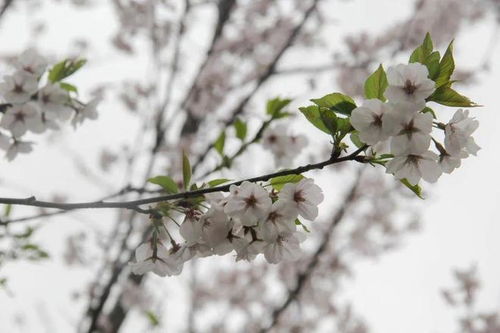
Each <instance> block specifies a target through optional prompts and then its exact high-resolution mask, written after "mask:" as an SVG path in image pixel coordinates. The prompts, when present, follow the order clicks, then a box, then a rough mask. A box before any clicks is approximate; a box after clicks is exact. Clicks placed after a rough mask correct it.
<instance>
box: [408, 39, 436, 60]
mask: <svg viewBox="0 0 500 333" xmlns="http://www.w3.org/2000/svg"><path fill="white" fill-rule="evenodd" d="M433 49H434V46H433V45H432V38H431V35H430V34H429V33H427V34H425V38H424V41H423V42H422V45H420V46H418V47H417V48H416V49H415V50H414V51H413V52H412V54H411V56H410V63H413V62H419V63H422V64H425V60H426V59H427V57H428V56H429V55H430V54H431V53H432V50H433Z"/></svg>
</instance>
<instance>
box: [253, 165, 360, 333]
mask: <svg viewBox="0 0 500 333" xmlns="http://www.w3.org/2000/svg"><path fill="white" fill-rule="evenodd" d="M360 181H361V172H360V173H359V174H358V176H357V178H356V180H355V181H354V183H353V184H352V186H351V188H350V190H349V192H348V193H347V195H346V197H345V198H344V200H343V201H342V203H341V204H340V206H339V208H338V210H337V213H336V214H335V216H334V217H333V219H332V222H331V223H330V225H329V227H328V229H327V230H326V231H325V233H324V235H323V239H322V241H321V243H320V245H319V247H318V248H317V250H316V251H315V252H314V253H313V255H312V257H311V260H310V261H309V263H308V265H307V267H306V269H305V270H304V271H303V272H301V273H300V274H298V276H297V282H296V284H295V287H294V288H293V289H291V290H290V291H289V292H288V295H287V297H286V299H285V301H284V302H283V303H282V304H281V305H280V306H279V307H277V308H276V309H275V310H274V311H273V313H272V316H271V324H270V325H269V326H268V327H267V328H263V329H261V331H260V332H261V333H266V332H269V331H270V330H271V329H272V328H274V327H275V326H276V324H277V323H278V320H279V319H280V317H281V315H282V314H283V312H285V310H286V309H288V307H289V306H290V304H291V303H292V302H293V301H295V300H296V299H297V297H298V296H299V295H300V292H301V291H302V289H303V288H304V286H305V284H306V282H307V280H308V279H309V278H310V277H311V275H312V274H313V272H314V270H315V268H316V267H317V266H318V263H319V259H320V257H321V255H322V254H323V253H324V252H325V250H326V249H327V248H328V245H329V244H330V241H331V239H332V236H333V231H334V229H335V227H336V226H337V225H338V224H339V223H340V222H341V221H342V219H343V218H344V216H345V213H346V211H347V210H348V209H349V207H351V206H352V204H353V203H354V202H355V199H356V192H357V190H358V187H359V184H360Z"/></svg>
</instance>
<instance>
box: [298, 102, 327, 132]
mask: <svg viewBox="0 0 500 333" xmlns="http://www.w3.org/2000/svg"><path fill="white" fill-rule="evenodd" d="M299 110H300V112H302V114H303V115H304V116H305V117H306V118H307V120H309V122H310V123H311V124H313V125H314V126H316V128H318V129H320V130H322V131H323V132H325V133H326V134H331V132H330V130H329V129H328V128H327V127H326V126H325V124H324V123H323V120H322V119H321V112H320V107H319V106H317V105H310V106H307V107H301V108H299Z"/></svg>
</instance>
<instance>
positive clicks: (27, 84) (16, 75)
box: [0, 50, 98, 160]
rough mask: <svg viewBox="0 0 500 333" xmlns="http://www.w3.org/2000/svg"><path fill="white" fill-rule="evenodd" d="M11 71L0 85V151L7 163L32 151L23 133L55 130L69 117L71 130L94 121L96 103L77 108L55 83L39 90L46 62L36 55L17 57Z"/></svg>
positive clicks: (66, 92)
mask: <svg viewBox="0 0 500 333" xmlns="http://www.w3.org/2000/svg"><path fill="white" fill-rule="evenodd" d="M14 68H15V70H14V72H13V73H12V74H10V75H5V76H4V77H3V80H2V82H1V83H0V99H1V101H0V104H1V113H2V114H1V118H0V128H1V129H2V130H4V131H6V132H7V133H2V132H0V149H2V150H5V151H6V158H7V159H8V160H12V159H14V158H15V157H16V156H17V155H18V154H19V153H28V152H30V151H31V150H32V143H31V142H29V141H25V140H24V137H23V136H24V135H25V134H27V133H35V134H40V133H43V132H45V131H47V130H55V129H58V128H59V126H60V124H61V123H63V122H66V121H68V120H69V119H70V118H71V117H73V118H72V123H73V125H74V126H76V125H78V124H80V123H81V122H82V121H83V120H84V119H95V118H97V111H96V107H97V102H98V101H97V100H96V101H92V102H91V103H88V104H81V103H80V102H77V101H76V100H74V99H72V98H71V96H70V95H69V92H68V91H66V90H64V89H63V88H62V87H61V86H60V85H59V84H58V83H56V84H52V83H50V82H47V83H45V84H44V85H43V86H41V83H42V81H43V80H42V76H43V74H44V73H45V71H46V69H47V61H46V60H45V58H44V57H42V56H40V55H39V54H38V53H37V52H36V51H34V50H28V51H25V52H24V53H23V54H21V55H20V56H19V57H18V58H17V59H16V61H15V63H14Z"/></svg>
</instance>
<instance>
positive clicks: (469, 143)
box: [444, 109, 481, 155]
mask: <svg viewBox="0 0 500 333" xmlns="http://www.w3.org/2000/svg"><path fill="white" fill-rule="evenodd" d="M478 126H479V122H478V121H477V120H475V119H474V118H472V117H469V110H462V109H458V110H457V112H455V114H454V115H453V117H452V118H451V120H450V121H449V122H448V124H446V126H445V139H444V145H445V148H446V151H447V152H448V153H449V154H451V155H459V154H460V152H461V151H462V150H465V151H466V152H467V153H469V154H472V155H476V153H477V152H478V151H479V149H481V148H480V147H479V146H478V145H477V144H476V142H475V141H474V138H472V136H471V135H472V133H474V131H475V130H476V129H477V127H478Z"/></svg>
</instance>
